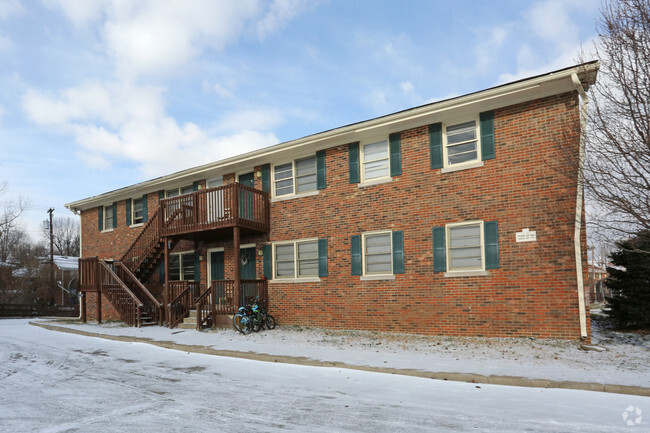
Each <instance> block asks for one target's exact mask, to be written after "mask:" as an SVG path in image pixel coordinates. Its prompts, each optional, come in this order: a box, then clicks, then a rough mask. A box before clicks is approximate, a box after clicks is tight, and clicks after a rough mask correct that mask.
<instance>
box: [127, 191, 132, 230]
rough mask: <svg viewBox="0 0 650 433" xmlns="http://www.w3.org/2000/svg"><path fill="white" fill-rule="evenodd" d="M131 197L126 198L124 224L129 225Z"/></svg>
mask: <svg viewBox="0 0 650 433" xmlns="http://www.w3.org/2000/svg"><path fill="white" fill-rule="evenodd" d="M132 201H133V199H130V198H128V199H126V225H127V226H130V225H131V202H132Z"/></svg>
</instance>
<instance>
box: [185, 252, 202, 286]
mask: <svg viewBox="0 0 650 433" xmlns="http://www.w3.org/2000/svg"><path fill="white" fill-rule="evenodd" d="M199 257H200V254H199V251H198V250H197V251H194V281H196V282H197V283H198V282H200V281H201V260H200V259H199ZM181 261H182V260H181Z"/></svg>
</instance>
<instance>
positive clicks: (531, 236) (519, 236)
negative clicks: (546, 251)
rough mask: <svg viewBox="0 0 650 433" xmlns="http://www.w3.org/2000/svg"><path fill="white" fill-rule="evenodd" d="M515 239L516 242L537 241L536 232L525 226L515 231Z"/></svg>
mask: <svg viewBox="0 0 650 433" xmlns="http://www.w3.org/2000/svg"><path fill="white" fill-rule="evenodd" d="M515 239H516V240H517V242H537V232H534V231H533V232H531V231H530V230H528V229H527V228H526V229H523V230H522V231H520V232H517V233H516V234H515Z"/></svg>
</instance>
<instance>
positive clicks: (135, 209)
mask: <svg viewBox="0 0 650 433" xmlns="http://www.w3.org/2000/svg"><path fill="white" fill-rule="evenodd" d="M143 222H144V199H143V197H140V198H134V199H132V201H131V224H142V223H143Z"/></svg>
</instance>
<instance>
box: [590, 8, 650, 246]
mask: <svg viewBox="0 0 650 433" xmlns="http://www.w3.org/2000/svg"><path fill="white" fill-rule="evenodd" d="M601 12H602V17H601V18H600V19H599V20H598V21H597V23H596V28H597V30H598V40H597V41H596V52H597V55H598V58H599V60H600V64H601V67H600V79H599V81H598V83H597V84H596V85H595V86H594V87H592V89H591V92H590V93H591V98H592V103H591V104H590V111H589V114H588V121H589V126H588V133H587V155H586V156H587V157H586V161H585V180H586V187H587V188H586V193H587V197H588V198H590V199H591V200H592V204H593V208H594V209H595V210H596V212H597V213H598V218H597V219H596V221H592V223H595V224H596V225H597V226H598V228H599V230H600V231H601V233H605V234H607V235H609V237H612V238H628V237H629V236H631V235H632V234H633V233H637V232H639V231H640V230H648V229H650V0H618V1H612V2H610V3H608V4H605V5H604V6H603V8H602V11H601Z"/></svg>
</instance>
